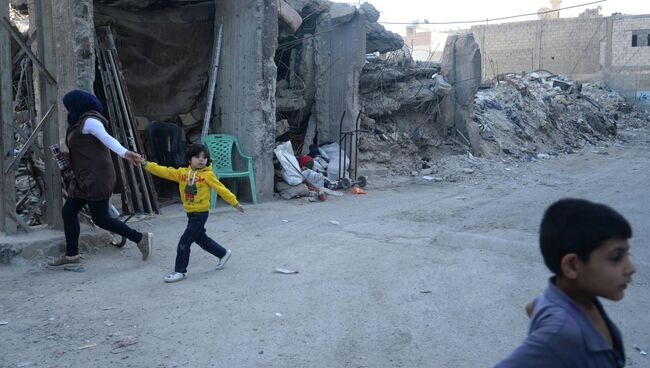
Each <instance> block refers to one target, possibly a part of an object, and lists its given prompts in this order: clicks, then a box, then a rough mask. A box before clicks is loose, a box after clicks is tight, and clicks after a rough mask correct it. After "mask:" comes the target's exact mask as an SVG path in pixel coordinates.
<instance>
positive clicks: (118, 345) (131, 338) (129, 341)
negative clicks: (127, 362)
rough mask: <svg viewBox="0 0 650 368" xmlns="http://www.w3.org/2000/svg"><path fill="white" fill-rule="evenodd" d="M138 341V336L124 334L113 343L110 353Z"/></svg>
mask: <svg viewBox="0 0 650 368" xmlns="http://www.w3.org/2000/svg"><path fill="white" fill-rule="evenodd" d="M137 343H138V337H137V336H126V337H124V338H122V339H120V340H117V341H116V342H115V343H114V344H113V348H112V349H111V353H113V354H119V353H121V352H123V351H125V350H120V349H122V348H125V347H127V346H131V345H135V344H137Z"/></svg>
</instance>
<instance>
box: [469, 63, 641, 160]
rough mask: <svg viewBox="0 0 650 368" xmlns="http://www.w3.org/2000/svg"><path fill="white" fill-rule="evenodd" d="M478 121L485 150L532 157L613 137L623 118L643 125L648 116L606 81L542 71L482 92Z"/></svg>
mask: <svg viewBox="0 0 650 368" xmlns="http://www.w3.org/2000/svg"><path fill="white" fill-rule="evenodd" d="M639 118H641V119H639ZM473 120H474V122H475V123H476V124H478V126H479V128H480V135H481V137H482V138H483V140H482V142H481V147H480V152H481V153H482V154H483V155H488V156H489V155H502V154H506V155H515V156H518V157H522V158H527V157H531V156H532V157H534V156H536V155H538V154H542V155H544V154H547V155H556V154H559V153H571V152H573V151H574V150H576V149H580V148H583V147H585V146H587V145H596V144H598V142H602V141H609V140H612V139H613V138H615V137H616V136H617V131H618V129H619V126H620V124H621V123H624V124H634V125H637V126H638V125H639V124H644V120H645V115H644V114H642V113H640V112H638V111H635V110H634V108H633V107H632V106H630V105H628V104H627V103H626V102H625V99H624V98H623V97H621V95H620V94H618V93H616V92H615V91H612V90H611V89H609V88H607V87H606V86H605V85H604V84H590V83H585V84H580V83H578V82H575V81H571V80H569V79H568V78H565V77H563V76H560V75H550V74H549V73H542V72H538V73H529V74H509V75H505V76H502V77H500V78H499V79H498V80H497V81H496V82H495V84H494V85H493V86H492V87H491V88H488V89H483V90H480V91H478V93H477V94H476V98H475V100H474V117H473Z"/></svg>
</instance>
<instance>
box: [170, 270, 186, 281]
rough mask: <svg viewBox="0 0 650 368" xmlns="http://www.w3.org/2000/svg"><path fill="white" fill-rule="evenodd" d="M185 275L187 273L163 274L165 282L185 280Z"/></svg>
mask: <svg viewBox="0 0 650 368" xmlns="http://www.w3.org/2000/svg"><path fill="white" fill-rule="evenodd" d="M185 277H187V275H185V274H184V273H180V272H172V273H170V274H169V275H167V276H165V282H177V281H181V280H185Z"/></svg>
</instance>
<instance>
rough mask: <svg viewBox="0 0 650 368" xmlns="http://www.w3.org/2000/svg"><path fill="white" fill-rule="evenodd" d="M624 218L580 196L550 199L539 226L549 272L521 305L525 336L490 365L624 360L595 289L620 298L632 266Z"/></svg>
mask: <svg viewBox="0 0 650 368" xmlns="http://www.w3.org/2000/svg"><path fill="white" fill-rule="evenodd" d="M631 236H632V229H631V227H630V224H629V223H628V222H627V220H626V219H625V218H624V217H623V216H621V215H620V214H619V213H618V212H616V211H614V210H613V209H611V208H610V207H608V206H605V205H602V204H597V203H593V202H589V201H586V200H581V199H563V200H560V201H558V202H555V203H554V204H553V205H551V206H550V207H549V208H548V209H547V210H546V213H545V214H544V218H543V219H542V224H541V228H540V237H539V238H540V248H541V251H542V256H543V258H544V263H545V264H546V266H547V267H548V268H549V269H550V270H551V272H553V273H554V274H555V276H553V277H551V279H550V280H549V284H548V287H547V288H546V290H545V291H544V293H543V294H542V295H540V296H538V297H536V298H535V300H534V301H533V303H532V308H530V307H531V306H530V305H529V306H527V310H528V312H529V314H531V318H532V319H531V322H530V326H529V330H528V336H527V337H526V339H525V340H524V342H523V343H522V344H521V345H520V346H519V347H518V348H517V349H515V351H513V352H512V353H511V354H510V356H508V357H507V358H506V359H505V360H504V361H502V362H500V363H498V364H497V365H496V367H498V368H505V367H519V368H520V367H545V368H546V367H567V368H568V367H585V368H587V367H588V368H601V367H603V368H604V367H608V368H609V367H624V366H625V352H624V349H623V339H622V337H621V333H620V332H619V330H618V328H617V327H616V326H615V325H614V323H613V322H612V321H611V320H610V319H609V317H608V316H607V313H605V310H604V309H603V306H602V305H601V304H600V301H599V300H598V297H602V298H606V299H609V300H614V301H619V300H621V299H623V293H624V290H625V288H626V287H627V285H628V284H629V283H630V282H631V280H632V274H634V272H635V271H636V270H635V268H634V265H633V264H632V262H631V261H630V258H629V253H628V251H629V248H630V247H629V245H628V241H627V240H628V239H629V238H630V237H631Z"/></svg>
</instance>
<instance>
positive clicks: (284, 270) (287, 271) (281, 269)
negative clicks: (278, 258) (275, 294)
mask: <svg viewBox="0 0 650 368" xmlns="http://www.w3.org/2000/svg"><path fill="white" fill-rule="evenodd" d="M273 271H275V272H276V273H282V274H285V275H290V274H294V273H298V270H293V269H288V268H284V267H276V268H275V269H274V270H273Z"/></svg>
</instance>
